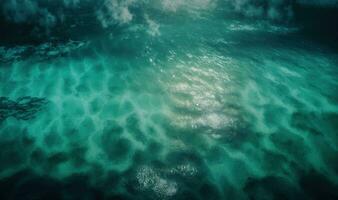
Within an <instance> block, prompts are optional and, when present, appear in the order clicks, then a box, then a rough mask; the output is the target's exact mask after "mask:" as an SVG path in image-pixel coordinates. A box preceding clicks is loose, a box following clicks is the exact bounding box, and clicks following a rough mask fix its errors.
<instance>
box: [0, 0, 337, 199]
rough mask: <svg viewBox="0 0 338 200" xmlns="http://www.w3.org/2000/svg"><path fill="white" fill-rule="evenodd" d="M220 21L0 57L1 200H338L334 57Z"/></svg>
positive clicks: (210, 16)
mask: <svg viewBox="0 0 338 200" xmlns="http://www.w3.org/2000/svg"><path fill="white" fill-rule="evenodd" d="M196 1H197V0H196ZM170 8H171V7H170ZM222 11H223V10H222V9H217V8H213V9H206V10H205V9H201V8H199V7H198V8H195V7H194V8H191V9H189V10H188V11H187V10H179V9H178V10H177V11H176V10H175V12H174V13H175V14H173V13H171V12H169V13H167V12H164V11H158V10H157V11H154V10H148V12H147V15H144V17H143V19H142V20H137V19H135V18H134V19H133V20H132V21H131V22H128V23H127V24H123V25H121V26H119V27H115V28H113V29H108V30H107V29H105V31H104V32H103V33H102V34H90V35H89V36H88V37H86V38H85V39H83V38H82V39H79V40H72V39H67V38H66V39H64V40H62V41H60V40H51V41H48V40H47V41H44V42H40V43H34V44H17V45H7V46H6V45H3V46H2V47H0V80H1V84H0V96H1V99H0V144H1V147H2V148H1V149H2V151H1V152H0V188H2V189H1V191H0V194H1V196H2V197H3V199H47V198H48V199H50V198H55V199H101V198H106V199H336V198H337V197H338V196H337V195H338V194H337V184H338V156H337V155H338V154H337V153H338V134H337V129H338V93H337V88H338V79H337V75H338V67H337V65H338V54H337V51H336V49H334V48H330V47H329V46H328V45H327V44H325V43H321V42H318V41H315V40H312V39H311V38H308V37H303V35H302V34H300V30H301V27H300V26H297V25H295V24H288V25H285V24H275V23H272V22H270V21H268V20H260V19H248V18H243V17H233V16H232V17H227V15H224V14H223V12H222ZM130 12H132V11H130ZM235 16H236V15H235ZM83 34H84V33H83Z"/></svg>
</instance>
